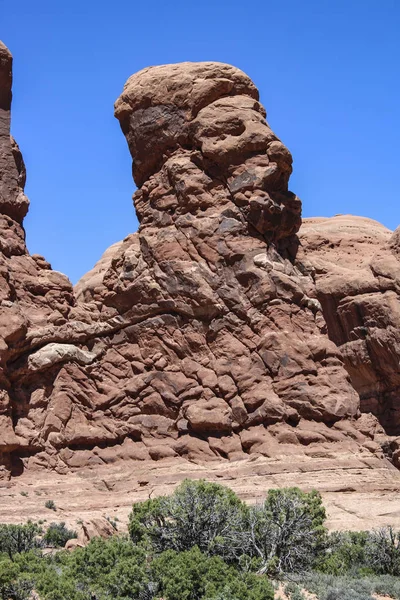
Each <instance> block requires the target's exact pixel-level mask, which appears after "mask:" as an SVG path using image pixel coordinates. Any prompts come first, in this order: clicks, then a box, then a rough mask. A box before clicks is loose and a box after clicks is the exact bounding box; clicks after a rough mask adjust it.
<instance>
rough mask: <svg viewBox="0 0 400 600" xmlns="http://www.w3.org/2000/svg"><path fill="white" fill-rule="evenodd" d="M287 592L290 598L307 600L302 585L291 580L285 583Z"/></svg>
mask: <svg viewBox="0 0 400 600" xmlns="http://www.w3.org/2000/svg"><path fill="white" fill-rule="evenodd" d="M285 594H286V596H287V597H288V598H289V600H306V597H305V596H304V594H303V592H302V591H301V589H300V587H299V586H298V585H296V584H295V583H294V582H290V583H288V584H287V585H285Z"/></svg>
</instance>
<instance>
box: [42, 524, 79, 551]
mask: <svg viewBox="0 0 400 600" xmlns="http://www.w3.org/2000/svg"><path fill="white" fill-rule="evenodd" d="M76 537H77V533H76V531H72V530H71V529H67V527H65V523H50V525H49V527H48V528H47V530H46V533H45V534H44V536H43V541H44V543H45V544H46V545H47V546H50V547H51V548H63V547H64V546H65V544H66V543H67V542H68V540H72V539H73V538H76Z"/></svg>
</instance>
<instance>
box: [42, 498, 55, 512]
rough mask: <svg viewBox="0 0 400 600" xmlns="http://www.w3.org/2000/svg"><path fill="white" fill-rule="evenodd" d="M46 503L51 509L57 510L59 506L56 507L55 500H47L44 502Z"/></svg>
mask: <svg viewBox="0 0 400 600" xmlns="http://www.w3.org/2000/svg"><path fill="white" fill-rule="evenodd" d="M44 505H45V507H46V508H48V509H49V510H57V507H56V504H55V502H54V500H46V502H45V503H44Z"/></svg>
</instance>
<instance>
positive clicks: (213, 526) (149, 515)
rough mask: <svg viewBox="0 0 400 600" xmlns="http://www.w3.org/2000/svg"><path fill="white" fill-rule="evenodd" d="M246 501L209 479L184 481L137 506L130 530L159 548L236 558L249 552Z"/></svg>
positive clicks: (156, 548)
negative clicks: (170, 492) (196, 551)
mask: <svg viewBox="0 0 400 600" xmlns="http://www.w3.org/2000/svg"><path fill="white" fill-rule="evenodd" d="M246 513H247V508H246V505H245V504H244V503H243V502H242V501H241V500H239V498H238V497H237V496H236V494H235V493H234V492H232V490H230V489H229V488H227V487H224V486H222V485H219V484H216V483H208V482H206V481H203V480H200V481H189V480H186V481H184V482H183V483H182V484H181V485H180V486H179V487H178V488H177V489H176V490H175V492H174V493H173V494H172V495H171V496H168V497H161V498H156V499H154V500H147V501H145V502H140V503H137V504H135V505H134V506H133V510H132V513H131V514H130V517H129V533H130V536H131V539H132V540H133V541H134V542H135V543H139V542H143V541H146V540H147V541H148V542H150V544H151V546H152V547H153V548H154V549H155V550H156V551H157V552H162V551H164V550H169V549H170V550H176V551H177V552H181V551H185V550H189V549H190V548H193V547H194V546H197V547H198V548H199V549H200V551H201V552H204V553H205V554H208V555H219V556H222V557H223V558H224V559H226V560H235V559H237V558H238V557H239V556H240V554H243V553H245V552H246V547H247V545H248V542H249V539H248V536H247V535H246V534H245V533H244V531H243V528H244V516H245V514H246Z"/></svg>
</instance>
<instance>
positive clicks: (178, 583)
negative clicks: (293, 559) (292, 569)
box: [151, 547, 274, 600]
mask: <svg viewBox="0 0 400 600" xmlns="http://www.w3.org/2000/svg"><path fill="white" fill-rule="evenodd" d="M151 572H152V578H153V580H154V581H155V582H157V584H158V589H159V595H160V596H162V597H165V598H166V599H167V600H272V599H273V597H274V591H273V587H272V586H271V584H270V583H269V581H268V580H267V579H266V577H263V576H258V575H255V574H254V573H247V574H244V573H240V572H239V571H237V570H236V569H235V568H234V567H233V566H230V565H228V564H226V563H225V562H224V561H223V560H222V558H220V557H218V556H206V555H205V554H203V553H201V552H200V550H199V548H197V547H194V548H192V549H191V550H187V551H185V552H175V551H173V550H167V551H165V552H163V553H162V554H161V555H160V556H159V557H157V558H155V559H154V561H153V562H152V564H151Z"/></svg>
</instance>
